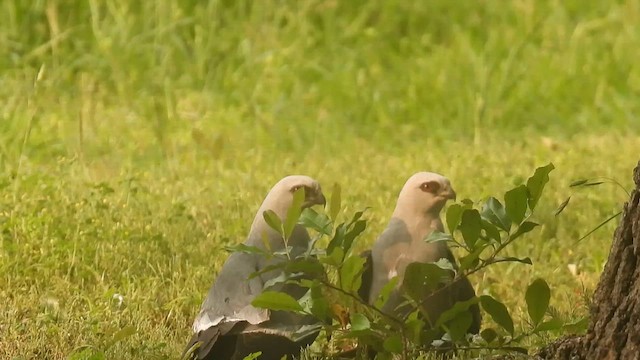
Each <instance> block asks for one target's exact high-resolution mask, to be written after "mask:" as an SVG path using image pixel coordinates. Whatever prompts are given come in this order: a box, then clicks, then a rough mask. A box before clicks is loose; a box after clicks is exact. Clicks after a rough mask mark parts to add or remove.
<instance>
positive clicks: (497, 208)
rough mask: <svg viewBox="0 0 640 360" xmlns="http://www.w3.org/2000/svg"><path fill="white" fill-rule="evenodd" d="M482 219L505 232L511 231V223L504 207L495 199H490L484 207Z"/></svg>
mask: <svg viewBox="0 0 640 360" xmlns="http://www.w3.org/2000/svg"><path fill="white" fill-rule="evenodd" d="M482 217H483V218H484V219H487V220H488V221H489V222H490V223H492V224H494V225H495V226H497V227H499V228H500V229H502V230H504V231H509V229H511V221H510V220H509V218H507V213H506V211H505V209H504V206H502V204H501V203H500V201H498V199H496V198H494V197H490V198H488V199H487V201H486V202H485V204H484V206H483V207H482Z"/></svg>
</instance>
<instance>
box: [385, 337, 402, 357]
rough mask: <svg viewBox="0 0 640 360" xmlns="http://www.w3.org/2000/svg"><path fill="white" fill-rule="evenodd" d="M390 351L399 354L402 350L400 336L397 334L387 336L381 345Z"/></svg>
mask: <svg viewBox="0 0 640 360" xmlns="http://www.w3.org/2000/svg"><path fill="white" fill-rule="evenodd" d="M382 346H383V347H384V349H385V350H387V351H388V352H390V353H394V354H399V353H401V352H402V348H403V346H402V337H400V335H399V334H393V335H391V336H389V337H388V338H387V339H386V340H385V341H384V343H383V345H382Z"/></svg>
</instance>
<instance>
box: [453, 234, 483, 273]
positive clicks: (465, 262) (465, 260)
mask: <svg viewBox="0 0 640 360" xmlns="http://www.w3.org/2000/svg"><path fill="white" fill-rule="evenodd" d="M487 246H489V244H488V243H486V242H484V241H478V242H477V243H476V244H475V248H474V249H473V251H472V252H470V253H469V254H467V255H465V256H463V257H461V258H460V269H459V271H461V272H462V271H465V270H468V269H472V268H474V267H476V265H478V262H479V261H480V260H479V258H480V254H482V252H483V251H484V250H485V249H486V248H487Z"/></svg>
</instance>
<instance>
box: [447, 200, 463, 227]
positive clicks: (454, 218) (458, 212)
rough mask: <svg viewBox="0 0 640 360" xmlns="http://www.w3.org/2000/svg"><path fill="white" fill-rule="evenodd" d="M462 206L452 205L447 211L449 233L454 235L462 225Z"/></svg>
mask: <svg viewBox="0 0 640 360" xmlns="http://www.w3.org/2000/svg"><path fill="white" fill-rule="evenodd" d="M463 210H464V209H463V208H462V205H460V204H452V205H451V206H449V208H448V209H447V214H446V219H447V228H448V229H449V232H450V233H451V234H453V232H454V231H455V230H456V228H457V227H458V225H460V220H462V211H463Z"/></svg>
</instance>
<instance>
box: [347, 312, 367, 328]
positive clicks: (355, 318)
mask: <svg viewBox="0 0 640 360" xmlns="http://www.w3.org/2000/svg"><path fill="white" fill-rule="evenodd" d="M370 328H371V323H370V322H369V319H367V317H366V316H364V315H362V314H359V313H355V314H353V315H351V330H353V331H360V330H367V329H370Z"/></svg>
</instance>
